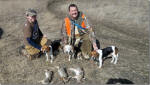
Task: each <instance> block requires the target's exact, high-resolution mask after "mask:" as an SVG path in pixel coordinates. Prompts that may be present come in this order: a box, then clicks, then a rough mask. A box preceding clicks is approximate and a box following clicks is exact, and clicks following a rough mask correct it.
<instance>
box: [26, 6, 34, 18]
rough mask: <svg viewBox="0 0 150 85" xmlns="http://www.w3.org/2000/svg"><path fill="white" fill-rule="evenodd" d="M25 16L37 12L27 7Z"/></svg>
mask: <svg viewBox="0 0 150 85" xmlns="http://www.w3.org/2000/svg"><path fill="white" fill-rule="evenodd" d="M26 16H37V12H36V11H35V10H34V9H32V8H29V9H28V10H27V11H26Z"/></svg>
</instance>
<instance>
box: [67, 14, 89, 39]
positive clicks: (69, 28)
mask: <svg viewBox="0 0 150 85" xmlns="http://www.w3.org/2000/svg"><path fill="white" fill-rule="evenodd" d="M82 19H84V14H82ZM65 26H66V31H67V35H68V36H69V37H70V36H71V25H70V19H69V18H68V17H66V18H65ZM81 26H82V27H83V28H85V27H86V26H85V23H84V21H82V23H81Z"/></svg>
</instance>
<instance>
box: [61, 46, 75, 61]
mask: <svg viewBox="0 0 150 85" xmlns="http://www.w3.org/2000/svg"><path fill="white" fill-rule="evenodd" d="M63 50H64V53H67V54H68V55H69V61H70V60H71V58H72V57H74V55H75V54H74V48H73V46H72V45H69V44H67V45H65V46H64V47H63Z"/></svg>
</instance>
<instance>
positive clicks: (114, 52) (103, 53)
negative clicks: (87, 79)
mask: <svg viewBox="0 0 150 85" xmlns="http://www.w3.org/2000/svg"><path fill="white" fill-rule="evenodd" d="M109 56H112V60H111V63H114V64H116V63H117V60H118V48H117V47H115V46H110V47H107V48H104V49H98V50H95V51H92V52H91V58H92V59H96V58H98V61H99V68H101V67H102V63H103V58H106V57H109Z"/></svg>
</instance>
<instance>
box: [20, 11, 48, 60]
mask: <svg viewBox="0 0 150 85" xmlns="http://www.w3.org/2000/svg"><path fill="white" fill-rule="evenodd" d="M36 16H37V12H36V11H35V10H34V9H28V10H27V11H26V19H27V20H26V23H25V25H24V28H23V33H24V44H25V51H26V54H25V53H24V55H26V56H27V57H28V58H29V59H30V60H32V59H33V58H34V57H39V56H40V53H41V52H42V49H41V48H42V46H44V45H45V44H46V42H47V38H46V36H45V35H43V33H42V32H41V30H40V28H39V25H38V21H37V19H36Z"/></svg>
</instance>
